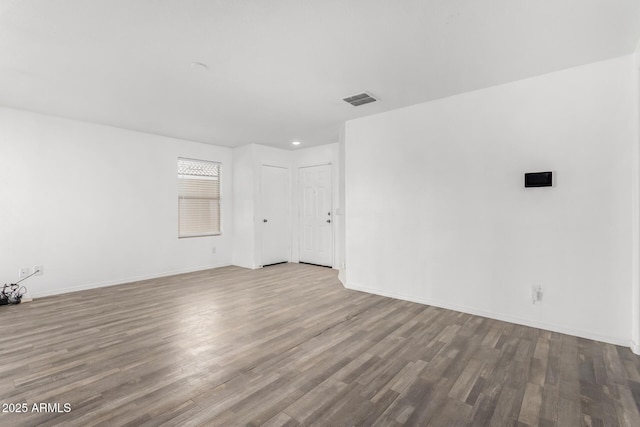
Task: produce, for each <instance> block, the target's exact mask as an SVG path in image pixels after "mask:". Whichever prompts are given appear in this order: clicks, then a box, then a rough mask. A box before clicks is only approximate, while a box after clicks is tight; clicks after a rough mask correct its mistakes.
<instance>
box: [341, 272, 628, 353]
mask: <svg viewBox="0 0 640 427" xmlns="http://www.w3.org/2000/svg"><path fill="white" fill-rule="evenodd" d="M345 288H347V289H351V290H354V291H361V292H366V293H369V294H374V295H380V296H384V297H389V298H394V299H399V300H403V301H410V302H416V303H418V304H424V305H432V306H434V307H439V308H445V309H447V310H454V311H459V312H462V313H467V314H473V315H476V316H482V317H487V318H489V319H495V320H501V321H503V322H509V323H515V324H517V325H523V326H529V327H532V328H537V329H544V330H546V331H552V332H559V333H561V334H567V335H573V336H576V337H580V338H586V339H590V340H595V341H601V342H605V343H609V344H614V345H620V346H623V347H629V340H628V339H623V338H617V337H610V336H604V335H598V334H594V333H592V332H589V331H584V330H580V329H574V328H567V327H565V326H562V325H556V324H551V323H545V322H538V321H535V320H530V319H524V318H520V317H516V316H511V315H508V314H502V313H496V312H491V311H486V310H482V309H477V308H473V307H466V306H461V305H457V304H449V303H445V302H442V301H433V300H427V299H424V298H416V297H413V296H408V295H402V294H397V293H395V292H387V291H381V290H379V289H373V288H368V287H366V286H358V285H354V284H353V283H347V284H345ZM632 350H633V347H632ZM638 350H640V348H638ZM633 351H634V353H636V354H640V353H638V352H637V351H636V350H633Z"/></svg>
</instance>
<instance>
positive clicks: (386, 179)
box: [345, 56, 637, 345]
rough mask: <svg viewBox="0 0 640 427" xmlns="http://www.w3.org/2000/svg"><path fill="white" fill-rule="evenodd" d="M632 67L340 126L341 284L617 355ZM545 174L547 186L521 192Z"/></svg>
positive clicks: (626, 256) (625, 262)
mask: <svg viewBox="0 0 640 427" xmlns="http://www.w3.org/2000/svg"><path fill="white" fill-rule="evenodd" d="M632 69H633V57H632V56H626V57H621V58H617V59H612V60H609V61H604V62H599V63H595V64H590V65H586V66H582V67H578V68H573V69H568V70H563V71H559V72H556V73H552V74H548V75H543V76H539V77H535V78H530V79H526V80H521V81H517V82H513V83H510V84H505V85H501V86H496V87H492V88H488V89H484V90H479V91H475V92H470V93H465V94H462V95H458V96H454V97H450V98H446V99H442V100H438V101H434V102H429V103H424V104H419V105H415V106H412V107H408V108H404V109H400V110H395V111H391V112H387V113H383V114H379V115H375V116H369V117H365V118H361V119H356V120H352V121H349V122H347V124H346V131H345V132H346V136H345V139H346V143H345V162H346V166H345V174H346V177H345V186H346V207H345V208H346V220H347V228H346V259H347V261H348V262H347V270H348V276H347V278H348V280H347V286H348V287H350V288H353V289H360V290H365V291H369V292H373V293H378V294H383V295H388V296H394V297H398V298H403V299H408V300H413V301H418V302H422V303H425V304H432V305H436V306H441V307H447V308H452V309H455V310H460V311H464V312H469V313H475V314H480V315H484V316H488V317H493V318H498V319H503V320H507V321H512V322H516V323H522V324H527V325H532V326H537V327H541V328H545V329H550V330H555V331H559V332H565V333H570V334H574V335H578V336H584V337H589V338H594V339H599V340H602V341H608V342H614V343H618V344H625V345H628V344H629V342H630V337H631V305H630V303H629V301H630V299H631V275H632V260H631V247H632V203H631V200H632V162H631V161H630V160H629V159H630V158H631V155H632V152H633V145H634V144H635V143H636V140H635V138H636V137H637V129H636V126H637V117H635V116H634V114H637V111H636V109H635V107H634V105H635V104H634V102H635V99H636V98H637V92H636V93H634V91H633V89H634V88H635V85H634V83H633V77H632ZM547 170H549V171H553V173H554V186H553V187H551V188H528V189H525V188H523V187H524V186H523V174H524V173H525V172H534V171H547ZM538 285H540V286H542V289H543V292H544V296H543V299H542V301H541V302H539V303H536V304H533V303H532V292H531V289H532V286H538Z"/></svg>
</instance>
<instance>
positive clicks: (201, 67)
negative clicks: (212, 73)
mask: <svg viewBox="0 0 640 427" xmlns="http://www.w3.org/2000/svg"><path fill="white" fill-rule="evenodd" d="M191 69H192V70H196V71H207V70H209V66H208V65H207V64H205V63H203V62H192V63H191Z"/></svg>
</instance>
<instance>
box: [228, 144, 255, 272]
mask: <svg viewBox="0 0 640 427" xmlns="http://www.w3.org/2000/svg"><path fill="white" fill-rule="evenodd" d="M254 169H255V165H254V160H253V146H252V145H245V146H243V147H238V148H234V149H233V203H234V204H233V218H234V221H233V255H232V262H233V264H234V265H238V266H240V267H245V268H257V266H258V264H257V260H256V259H255V251H256V244H255V233H256V231H255V209H256V206H255V203H256V202H255V189H254V187H255V183H254V181H255V173H256V172H255V171H254Z"/></svg>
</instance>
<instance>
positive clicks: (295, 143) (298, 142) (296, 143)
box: [291, 141, 300, 145]
mask: <svg viewBox="0 0 640 427" xmlns="http://www.w3.org/2000/svg"><path fill="white" fill-rule="evenodd" d="M291 144H292V145H300V141H293V142H292V143H291Z"/></svg>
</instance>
